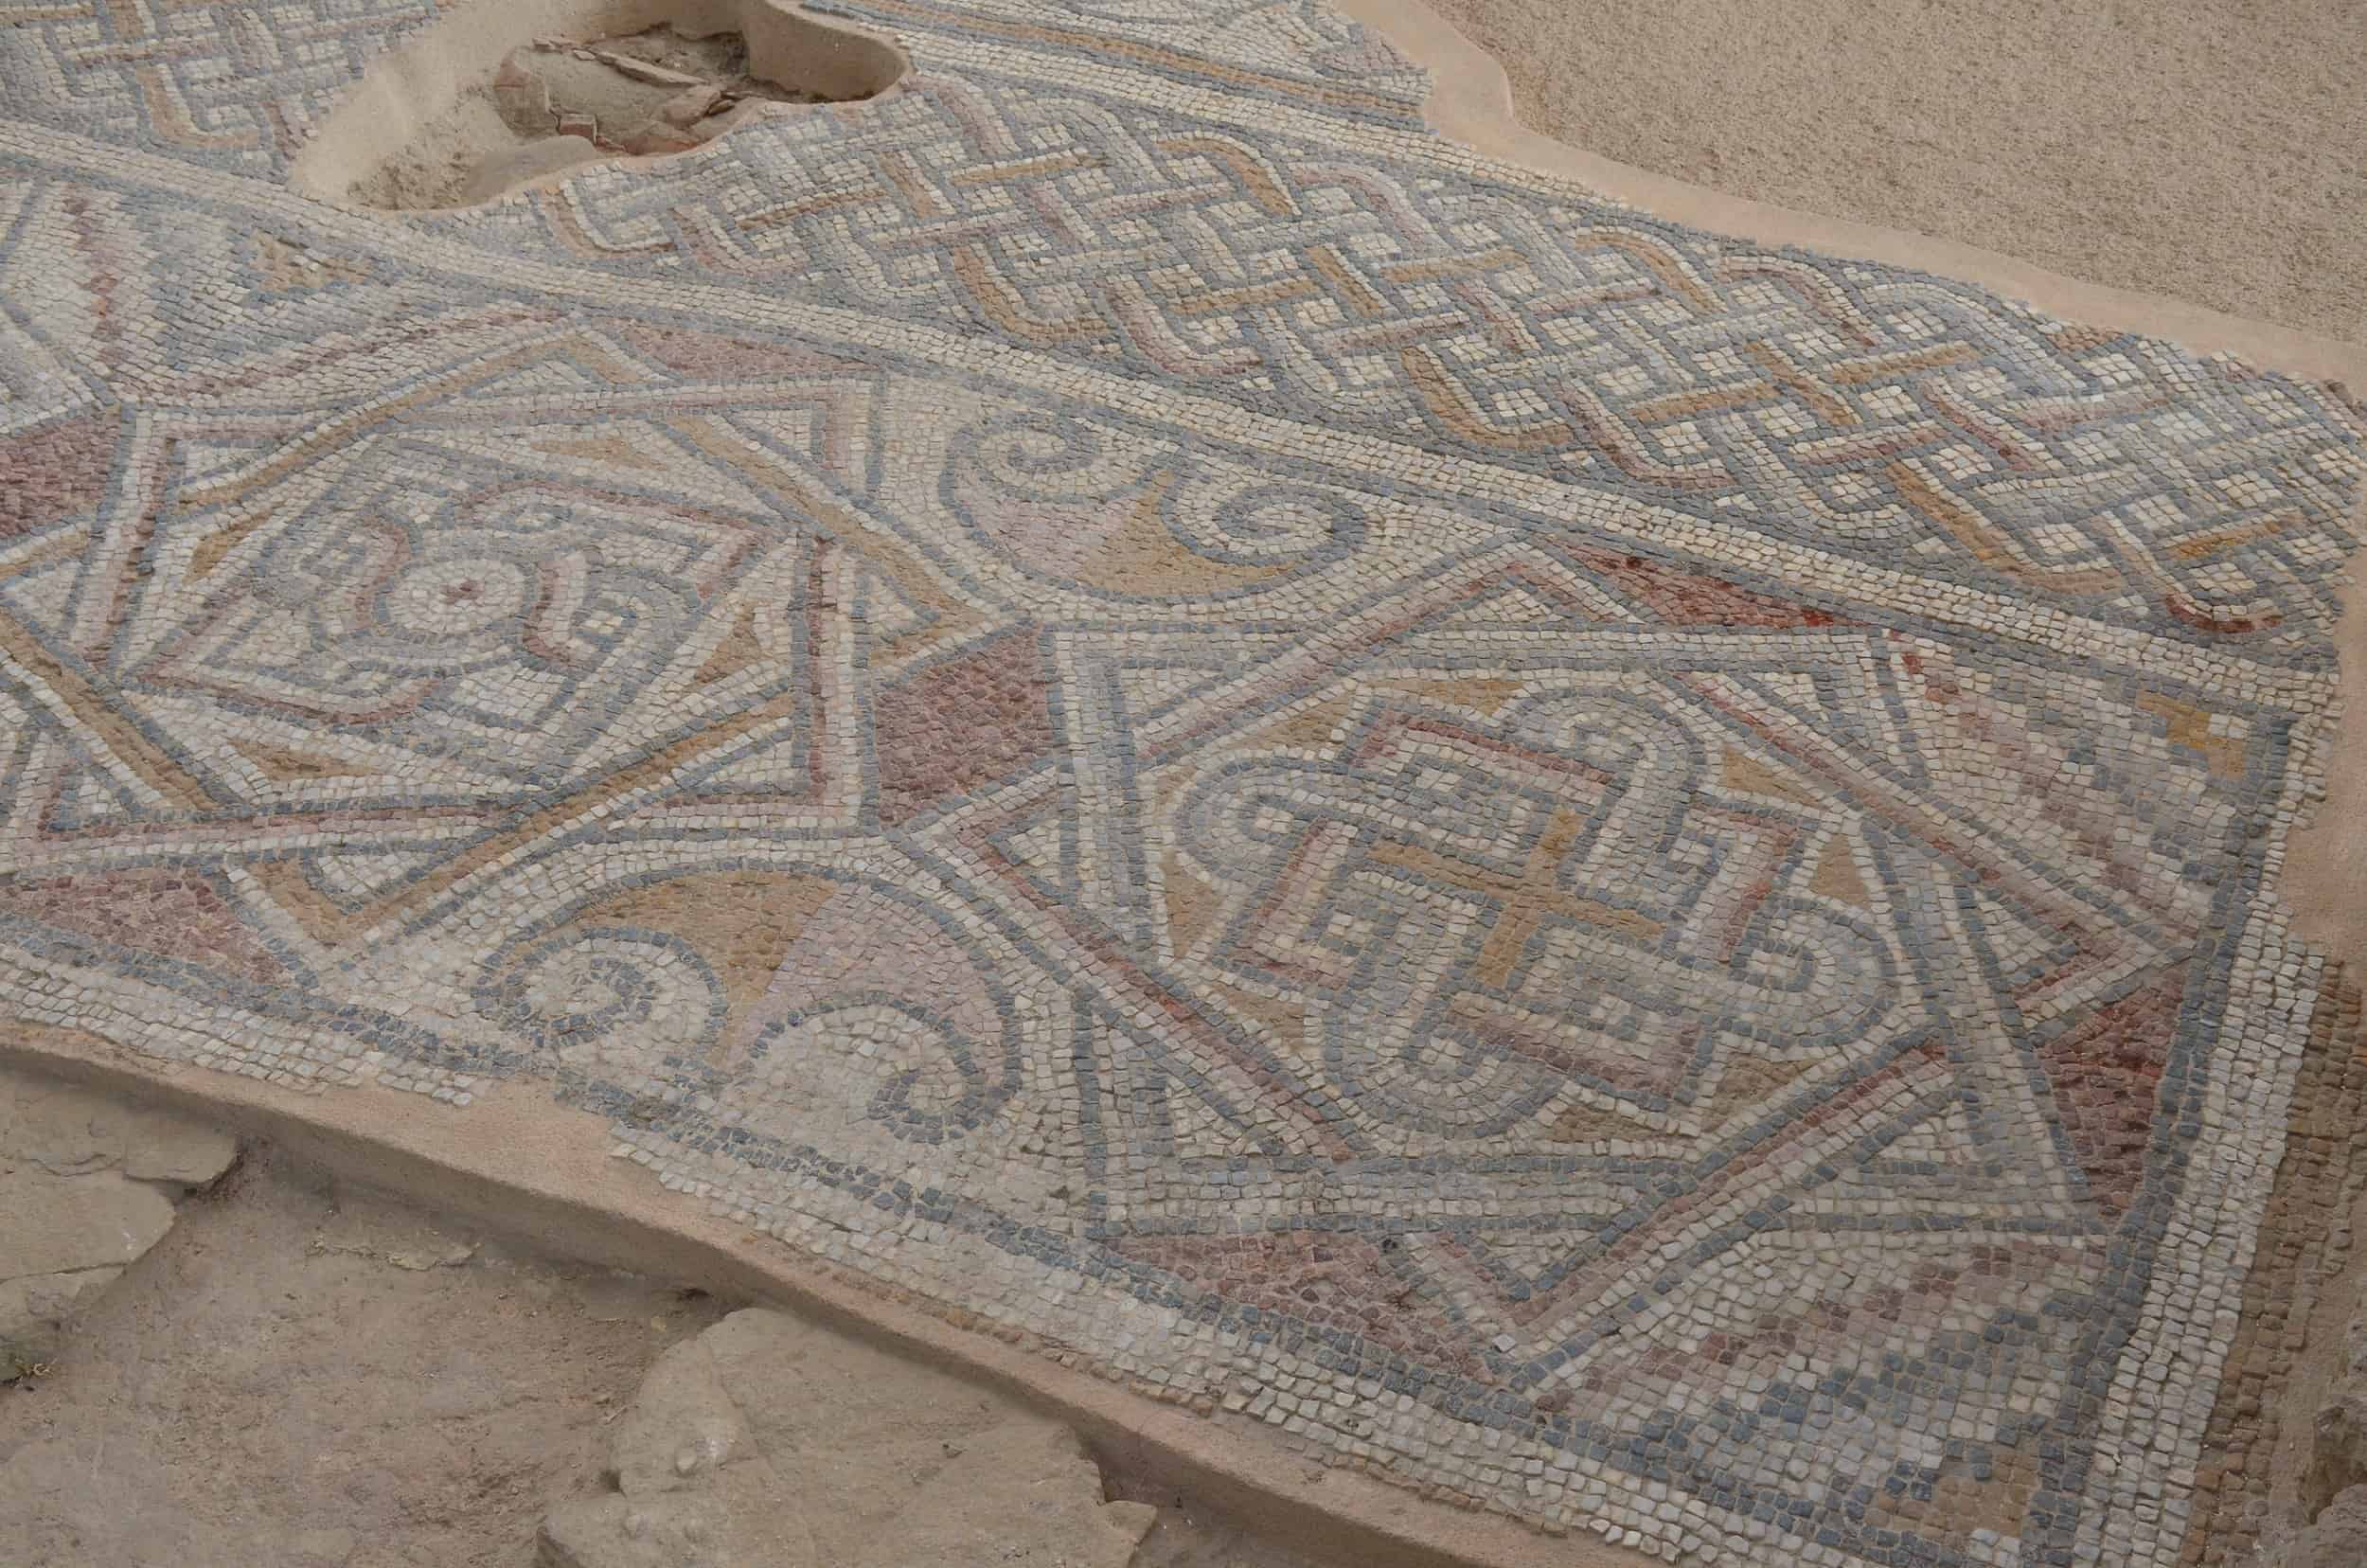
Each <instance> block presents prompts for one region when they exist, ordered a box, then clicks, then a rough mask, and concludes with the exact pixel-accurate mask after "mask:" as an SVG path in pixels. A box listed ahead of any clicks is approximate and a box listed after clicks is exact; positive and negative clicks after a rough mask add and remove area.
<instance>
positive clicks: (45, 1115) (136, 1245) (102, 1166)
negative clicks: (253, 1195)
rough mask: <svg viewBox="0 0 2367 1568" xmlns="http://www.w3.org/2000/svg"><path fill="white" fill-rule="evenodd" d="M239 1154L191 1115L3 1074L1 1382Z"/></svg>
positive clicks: (39, 1354)
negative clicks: (178, 1205)
mask: <svg viewBox="0 0 2367 1568" xmlns="http://www.w3.org/2000/svg"><path fill="white" fill-rule="evenodd" d="M238 1152H239V1150H238V1144H237V1143H236V1141H234V1140H233V1139H232V1138H231V1137H229V1135H228V1134H226V1133H223V1132H222V1131H217V1130H216V1129H213V1128H209V1127H205V1126H202V1125H199V1124H197V1123H195V1122H191V1121H188V1120H187V1119H186V1118H183V1117H180V1116H175V1115H171V1114H168V1113H165V1112H160V1111H151V1110H147V1109H145V1108H142V1107H138V1106H133V1105H127V1104H125V1103H123V1102H121V1101H119V1100H116V1099H113V1098H111V1097H109V1096H105V1095H101V1094H98V1093H97V1092H95V1091H92V1090H88V1089H83V1088H80V1087H79V1086H76V1085H73V1084H65V1083H59V1082H55V1081H53V1080H50V1079H46V1078H36V1077H33V1076H30V1075H27V1074H20V1073H9V1072H5V1071H0V1379H6V1378H9V1377H14V1376H16V1375H18V1374H19V1372H20V1371H21V1370H22V1369H23V1368H26V1367H30V1366H37V1365H39V1364H41V1363H44V1362H48V1361H52V1360H54V1359H56V1357H57V1356H58V1354H59V1353H60V1351H61V1350H62V1348H63V1346H64V1341H65V1329H66V1325H67V1323H68V1321H69V1320H70V1319H71V1318H72V1316H73V1314H74V1313H75V1312H77V1311H79V1310H82V1309H83V1308H85V1307H87V1306H88V1305H89V1304H90V1301H91V1299H92V1298H93V1297H94V1296H96V1295H97V1294H98V1292H100V1291H102V1290H104V1289H105V1288H106V1287H107V1286H108V1285H109V1284H111V1283H113V1282H114V1281H115V1279H116V1277H117V1276H118V1275H120V1274H122V1273H123V1271H124V1269H125V1268H126V1267H127V1266H128V1265H130V1264H132V1263H133V1262H135V1261H137V1260H138V1259H139V1257H140V1256H142V1255H143V1254H145V1253H146V1252H147V1251H148V1249H149V1248H151V1247H152V1246H154V1245H155V1244H156V1242H157V1241H158V1240H159V1239H161V1238H163V1236H164V1234H165V1233H166V1232H167V1231H169V1230H170V1229H171V1228H172V1216H173V1198H174V1197H175V1196H178V1195H179V1194H181V1193H183V1192H186V1191H187V1189H189V1188H191V1187H195V1186H200V1185H204V1184H205V1183H207V1182H210V1181H212V1180H213V1179H214V1178H216V1177H217V1176H220V1175H221V1174H222V1172H223V1171H224V1170H226V1169H228V1168H229V1167H230V1164H231V1162H232V1161H233V1160H235V1159H236V1158H237V1157H238Z"/></svg>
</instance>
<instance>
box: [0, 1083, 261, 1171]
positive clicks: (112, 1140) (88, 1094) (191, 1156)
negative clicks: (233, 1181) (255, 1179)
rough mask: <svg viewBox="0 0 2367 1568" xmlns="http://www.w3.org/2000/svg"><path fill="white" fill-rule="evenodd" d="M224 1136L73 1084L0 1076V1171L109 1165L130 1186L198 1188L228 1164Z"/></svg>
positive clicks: (233, 1153) (231, 1154)
mask: <svg viewBox="0 0 2367 1568" xmlns="http://www.w3.org/2000/svg"><path fill="white" fill-rule="evenodd" d="M238 1152H239V1146H238V1143H237V1141H236V1140H235V1139H233V1138H232V1137H231V1136H230V1135H229V1134H228V1133H226V1132H223V1131H220V1130H218V1129H215V1128H211V1127H206V1126H204V1125H203V1124H201V1123H197V1122H192V1121H189V1120H187V1119H186V1118H184V1117H181V1116H175V1115H172V1114H169V1113H167V1112H162V1111H151V1110H147V1109H144V1108H142V1107H139V1106H133V1105H127V1104H125V1103H124V1102H122V1101H121V1100H117V1099H113V1098H110V1097H108V1096H104V1095H101V1094H98V1093H96V1092H94V1091H92V1090H88V1089H83V1088H80V1087H79V1086H77V1085H74V1084H68V1083H57V1082H53V1081H50V1080H46V1079H42V1078H29V1077H26V1076H24V1075H21V1074H0V1167H5V1166H9V1165H19V1164H29V1165H32V1166H36V1167H40V1168H41V1169H43V1170H44V1171H46V1172H48V1173H49V1174H50V1175H53V1176H80V1175H86V1174H88V1173H90V1172H93V1171H98V1170H103V1169H106V1168H109V1167H115V1168H117V1169H120V1170H121V1171H122V1172H123V1173H124V1174H125V1175H126V1176H129V1177H132V1178H133V1180H135V1181H147V1182H172V1183H177V1184H179V1185H183V1186H201V1185H205V1183H207V1182H210V1181H212V1180H213V1179H214V1178H215V1177H217V1176H219V1175H221V1174H222V1172H223V1171H224V1170H227V1169H228V1168H229V1167H230V1162H231V1161H232V1160H234V1159H236V1158H237V1157H238Z"/></svg>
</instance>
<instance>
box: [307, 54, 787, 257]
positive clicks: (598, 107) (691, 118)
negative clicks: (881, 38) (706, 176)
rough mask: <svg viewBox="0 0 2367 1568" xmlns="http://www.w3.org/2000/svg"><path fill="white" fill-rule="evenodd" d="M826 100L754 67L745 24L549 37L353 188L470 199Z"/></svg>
mask: <svg viewBox="0 0 2367 1568" xmlns="http://www.w3.org/2000/svg"><path fill="white" fill-rule="evenodd" d="M826 101H828V100H827V99H826V98H824V97H823V96H822V95H821V94H819V93H815V92H811V91H809V90H805V89H800V88H792V87H787V86H783V85H782V84H780V83H779V82H775V81H769V80H765V79H763V78H761V77H758V76H755V75H753V74H751V73H750V71H749V69H748V47H747V42H746V40H744V39H743V38H741V36H740V35H739V34H738V33H736V32H721V33H712V34H709V35H707V36H704V37H691V36H689V35H687V34H685V33H681V32H677V31H676V30H675V29H674V28H672V27H650V28H649V29H647V30H646V31H643V32H639V33H633V34H630V35H628V36H625V37H620V38H591V39H569V38H544V39H537V40H536V41H535V42H533V43H531V44H527V45H522V46H520V47H518V48H516V49H512V50H511V51H510V52H509V53H508V54H507V56H505V57H504V58H503V60H502V62H501V67H500V70H499V71H498V72H497V73H496V75H495V76H494V78H493V80H491V82H489V84H487V85H484V86H481V87H477V88H473V89H472V90H471V91H469V92H467V93H465V94H463V95H462V96H461V98H460V99H459V101H458V102H456V103H455V104H454V105H453V107H452V108H451V109H450V110H448V111H446V112H445V113H444V114H442V115H441V116H437V117H436V119H434V120H433V121H431V122H429V124H428V125H427V126H426V128H425V129H423V130H422V131H421V132H420V133H419V134H418V135H417V136H415V137H414V138H412V140H411V141H410V142H409V143H408V144H407V145H405V146H404V147H402V148H400V150H398V151H395V152H393V153H392V154H390V155H389V156H388V157H387V159H386V161H385V162H384V163H383V164H381V165H380V166H379V167H378V168H377V169H375V170H373V171H372V172H371V173H369V174H368V175H366V176H365V177H364V178H363V179H361V180H358V181H356V182H355V183H354V185H353V187H352V189H351V192H350V196H351V199H352V200H354V201H356V202H359V203H361V204H363V205H367V206H377V207H394V208H399V209H402V210H408V211H418V210H422V209H428V208H436V207H451V206H467V205H473V204H476V203H479V202H489V201H491V200H492V199H493V198H494V197H496V196H499V195H501V194H503V193H504V192H505V191H509V190H516V189H519V188H522V187H525V186H529V185H533V184H535V183H537V182H539V181H542V180H546V179H549V178H551V177H552V176H554V175H557V174H560V173H562V172H564V171H566V170H567V169H574V168H577V167H578V166H579V165H582V164H587V163H594V162H597V161H599V160H601V159H604V158H614V157H663V156H667V155H668V154H671V153H676V152H686V151H690V150H691V149H692V148H695V147H700V146H703V145H704V144H705V143H707V142H709V141H712V140H713V139H714V138H715V137H717V136H720V135H721V134H723V133H724V132H725V131H727V130H729V129H731V128H732V127H733V126H734V125H737V124H739V122H740V121H741V120H742V119H744V118H746V117H747V115H748V114H749V113H752V112H754V111H753V110H751V109H750V108H749V107H748V106H750V105H754V104H760V103H821V102H826Z"/></svg>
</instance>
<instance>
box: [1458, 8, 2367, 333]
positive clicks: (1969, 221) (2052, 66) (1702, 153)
mask: <svg viewBox="0 0 2367 1568" xmlns="http://www.w3.org/2000/svg"><path fill="white" fill-rule="evenodd" d="M1431 3H1432V5H1433V9H1436V10H1437V11H1439V12H1440V13H1442V14H1443V15H1444V16H1446V18H1447V19H1448V20H1449V21H1450V22H1451V23H1453V24H1454V26H1455V27H1458V28H1460V29H1461V30H1462V31H1463V32H1464V33H1465V34H1466V35H1468V37H1469V38H1470V39H1471V40H1472V41H1473V42H1474V43H1476V44H1478V45H1480V46H1481V47H1482V48H1484V49H1486V51H1487V52H1488V53H1489V54H1491V55H1493V56H1494V57H1495V58H1496V59H1498V60H1499V61H1501V62H1503V63H1504V69H1505V72H1506V73H1507V74H1508V75H1509V76H1510V78H1511V80H1512V89H1513V98H1514V102H1515V105H1516V107H1517V108H1518V110H1519V113H1520V116H1521V118H1522V121H1523V122H1525V123H1526V124H1528V125H1529V126H1530V127H1532V128H1533V129H1535V130H1537V131H1539V132H1541V133H1543V134H1546V135H1549V136H1553V137H1556V138H1557V139H1559V140H1562V141H1565V142H1569V143H1572V144H1573V145H1575V146H1577V147H1582V148H1585V149H1587V150H1588V151H1593V152H1596V153H1600V154H1601V155H1603V156H1604V157H1607V158H1613V159H1617V160H1619V161H1620V162H1623V163H1627V164H1631V165H1634V166H1636V167H1638V168H1641V169H1650V170H1652V171H1655V172H1658V173H1663V174H1667V175H1672V176H1675V177H1677V178H1680V179H1684V180H1689V181H1692V182H1695V183H1697V184H1700V185H1704V186H1709V187H1715V188H1716V189H1717V190H1720V191H1724V192H1727V193H1730V194H1734V195H1738V196H1745V197H1750V198H1753V199H1755V200H1760V201H1767V202H1773V203H1778V204H1781V205H1787V206H1792V207H1799V208H1805V209H1806V210H1808V211H1811V212H1819V213H1829V214H1833V215H1836V216H1840V217H1843V218H1849V219H1854V220H1857V221H1859V222H1862V223H1877V224H1883V225H1890V226H1895V227H1901V228H1909V229H1916V230H1921V231H1923V232H1925V233H1928V234H1934V235H1939V236H1942V237H1944V238H1947V239H1950V240H1955V241H1962V242H1965V243H1967V244H1973V245H1979V246H1984V247H1986V248H1988V249H1990V250H1995V251H2002V252H2005V253H2007V254H2008V255H2012V256H2018V257H2021V258H2026V259H2029V260H2032V261H2035V262H2038V264H2040V265H2042V266H2046V267H2050V268H2054V269H2056V270H2057V271H2059V272H2063V273H2067V274H2070V275H2071V276H2074V277H2080V278H2085V279H2089V280H2091V281H2095V282H2100V283H2108V284H2112V285H2115V286H2118V287H2122V288H2129V289H2140V290H2145V291H2148V292H2154V293H2161V294H2171V295H2175V296H2178V297H2180V298H2183V299H2188V300H2192V301H2195V302H2197V303H2199V304H2203V305H2206V306H2209V307H2210V308H2212V309H2215V310H2218V311H2224V312H2232V313H2234V314H2236V315H2240V316H2249V317H2257V318H2264V319H2267V320H2269V321H2275V322H2281V323H2284V324H2286V325H2288V326H2292V327H2298V328H2304V329H2307V330H2315V331H2319V332H2324V333H2328V334H2331V335H2333V336H2336V337H2340V338H2342V339H2345V340H2347V341H2350V342H2354V343H2357V342H2367V114H2361V113H2360V112H2359V109H2360V104H2361V90H2360V87H2359V83H2360V82H2361V80H2367V27H2363V26H2361V14H2360V10H2359V8H2358V6H2356V5H2352V4H2341V3H2330V0H2108V3H2105V4H2096V5H2072V6H2066V5H2057V4H2049V3H2047V0H1872V3H1858V0H1431Z"/></svg>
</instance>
